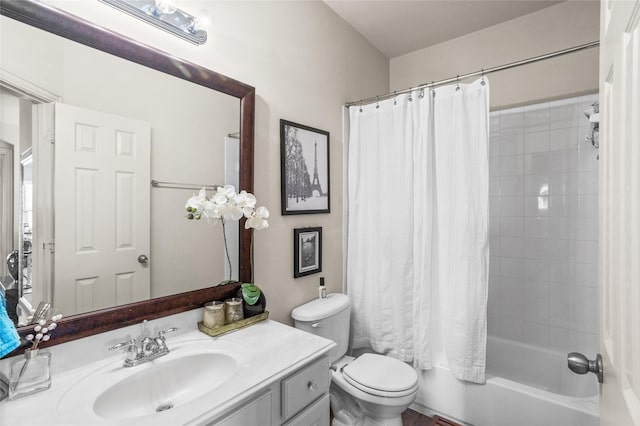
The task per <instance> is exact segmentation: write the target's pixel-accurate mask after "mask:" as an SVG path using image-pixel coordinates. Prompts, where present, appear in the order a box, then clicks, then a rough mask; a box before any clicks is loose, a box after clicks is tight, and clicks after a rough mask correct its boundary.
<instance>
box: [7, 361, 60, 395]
mask: <svg viewBox="0 0 640 426" xmlns="http://www.w3.org/2000/svg"><path fill="white" fill-rule="evenodd" d="M50 387H51V353H50V352H48V351H42V350H39V349H27V350H26V351H24V356H23V357H20V358H18V359H16V360H14V361H13V362H12V363H11V367H10V374H9V399H15V398H19V397H21V396H26V395H31V394H32V393H36V392H40V391H43V390H47V389H49V388H50Z"/></svg>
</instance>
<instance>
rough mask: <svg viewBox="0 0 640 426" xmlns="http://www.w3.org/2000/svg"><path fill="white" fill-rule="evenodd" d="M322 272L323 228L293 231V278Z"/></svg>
mask: <svg viewBox="0 0 640 426" xmlns="http://www.w3.org/2000/svg"><path fill="white" fill-rule="evenodd" d="M321 271H322V228H320V227H318V228H297V229H294V230H293V277H294V278H298V277H304V276H305V275H310V274H315V273H316V272H321Z"/></svg>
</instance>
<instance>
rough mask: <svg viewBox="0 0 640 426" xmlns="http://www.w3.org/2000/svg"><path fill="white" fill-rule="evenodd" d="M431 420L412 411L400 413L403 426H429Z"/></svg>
mask: <svg viewBox="0 0 640 426" xmlns="http://www.w3.org/2000/svg"><path fill="white" fill-rule="evenodd" d="M431 420H433V419H432V418H431V417H427V416H425V415H424V414H420V413H418V412H417V411H413V410H407V411H405V412H404V413H402V425H403V426H430V425H431Z"/></svg>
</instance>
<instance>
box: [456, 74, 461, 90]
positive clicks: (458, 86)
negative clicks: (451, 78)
mask: <svg viewBox="0 0 640 426" xmlns="http://www.w3.org/2000/svg"><path fill="white" fill-rule="evenodd" d="M458 90H460V76H459V75H457V76H456V92H457V91H458Z"/></svg>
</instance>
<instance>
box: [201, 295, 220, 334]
mask: <svg viewBox="0 0 640 426" xmlns="http://www.w3.org/2000/svg"><path fill="white" fill-rule="evenodd" d="M224 306H225V305H224V303H222V302H218V301H213V302H209V303H207V304H205V305H204V318H203V321H202V322H204V325H205V326H206V327H209V328H218V327H222V326H223V325H224V320H225V313H224Z"/></svg>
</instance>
